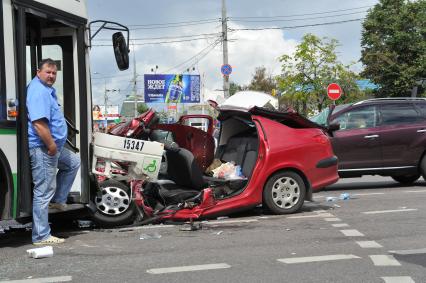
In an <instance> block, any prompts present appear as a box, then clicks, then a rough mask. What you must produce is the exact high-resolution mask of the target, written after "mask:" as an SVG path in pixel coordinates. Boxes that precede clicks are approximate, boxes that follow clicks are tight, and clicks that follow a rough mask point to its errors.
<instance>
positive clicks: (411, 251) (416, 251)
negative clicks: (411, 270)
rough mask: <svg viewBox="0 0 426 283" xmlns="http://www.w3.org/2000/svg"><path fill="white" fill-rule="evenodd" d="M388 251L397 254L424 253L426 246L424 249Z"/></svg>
mask: <svg viewBox="0 0 426 283" xmlns="http://www.w3.org/2000/svg"><path fill="white" fill-rule="evenodd" d="M389 252H390V253H393V254H398V255H415V254H425V253H426V248H424V249H417V250H399V251H389Z"/></svg>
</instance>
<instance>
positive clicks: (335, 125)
mask: <svg viewBox="0 0 426 283" xmlns="http://www.w3.org/2000/svg"><path fill="white" fill-rule="evenodd" d="M327 129H328V131H329V132H334V131H338V130H340V124H339V123H331V124H330V125H328V127H327Z"/></svg>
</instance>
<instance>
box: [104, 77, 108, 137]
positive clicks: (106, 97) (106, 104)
mask: <svg viewBox="0 0 426 283" xmlns="http://www.w3.org/2000/svg"><path fill="white" fill-rule="evenodd" d="M104 103H105V113H104V115H105V129H104V131H105V133H108V110H107V107H108V96H107V88H106V79H104Z"/></svg>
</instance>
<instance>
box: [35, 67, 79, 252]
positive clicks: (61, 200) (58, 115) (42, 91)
mask: <svg viewBox="0 0 426 283" xmlns="http://www.w3.org/2000/svg"><path fill="white" fill-rule="evenodd" d="M56 72H57V66H56V62H55V61H53V60H52V59H44V60H42V61H41V62H40V64H39V68H38V70H37V75H36V76H35V77H34V78H33V80H32V81H31V82H30V84H29V85H28V88H27V109H28V141H29V150H30V158H31V170H32V177H33V183H34V190H33V192H34V196H33V225H32V241H33V244H34V245H44V244H59V243H63V242H65V240H64V239H61V238H57V237H54V236H52V235H51V234H50V226H49V220H48V214H49V207H50V208H56V209H58V210H65V209H66V200H67V196H68V193H69V192H70V190H71V186H72V184H73V182H74V179H75V176H76V174H77V171H78V169H79V167H80V159H79V157H78V156H77V155H76V154H74V153H73V152H71V151H70V150H69V149H68V148H66V147H64V146H65V142H66V140H67V134H68V133H67V131H68V129H67V124H66V121H65V117H64V114H63V113H62V111H61V108H60V105H59V104H58V99H57V97H56V90H55V89H54V88H53V87H52V86H53V84H54V83H55V81H56ZM57 169H59V170H58V171H57ZM50 201H52V203H49V202H50Z"/></svg>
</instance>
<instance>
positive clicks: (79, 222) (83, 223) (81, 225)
mask: <svg viewBox="0 0 426 283" xmlns="http://www.w3.org/2000/svg"><path fill="white" fill-rule="evenodd" d="M77 225H78V228H90V227H92V225H93V222H92V221H91V220H77Z"/></svg>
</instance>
